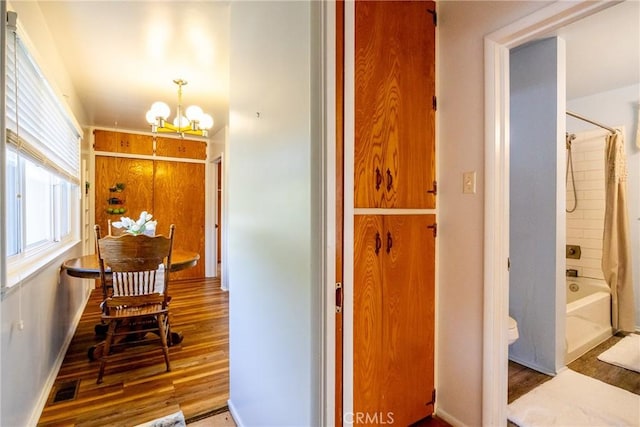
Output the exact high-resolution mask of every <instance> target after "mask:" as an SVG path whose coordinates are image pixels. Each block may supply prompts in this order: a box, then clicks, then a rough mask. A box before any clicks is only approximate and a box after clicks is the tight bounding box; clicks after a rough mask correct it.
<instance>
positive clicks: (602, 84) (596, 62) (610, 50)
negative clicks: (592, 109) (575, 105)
mask: <svg viewBox="0 0 640 427" xmlns="http://www.w3.org/2000/svg"><path fill="white" fill-rule="evenodd" d="M557 34H558V35H559V36H560V37H561V38H563V39H565V41H566V46H567V99H568V100H572V99H576V98H580V97H583V96H587V95H592V94H595V93H599V92H603V91H606V90H611V89H616V88H620V87H625V86H630V85H633V84H638V83H640V1H638V0H627V1H625V2H623V3H620V4H618V5H615V6H612V7H610V8H608V9H605V10H603V11H601V12H599V13H597V14H595V15H591V16H589V17H587V18H584V19H582V20H580V21H578V22H575V23H573V24H571V25H569V26H567V27H565V28H562V29H560V30H559V31H557Z"/></svg>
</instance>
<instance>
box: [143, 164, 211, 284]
mask: <svg viewBox="0 0 640 427" xmlns="http://www.w3.org/2000/svg"><path fill="white" fill-rule="evenodd" d="M204 170H205V165H204V163H187V162H174V161H163V160H155V161H154V194H155V197H154V209H153V213H154V215H155V218H156V219H157V220H158V233H164V231H163V230H165V228H167V227H169V225H170V224H171V223H173V224H175V226H176V230H175V235H174V243H173V244H174V247H176V248H180V249H182V250H186V251H192V252H197V253H199V254H200V257H201V259H200V261H199V262H198V264H197V265H196V266H195V267H193V268H189V269H187V270H183V271H179V272H177V273H173V274H172V275H171V277H172V278H173V279H187V278H198V277H204V276H205V275H204V265H205V263H204V259H203V257H204V241H205V233H204V195H205V190H204V182H205V180H204Z"/></svg>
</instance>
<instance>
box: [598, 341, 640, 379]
mask: <svg viewBox="0 0 640 427" xmlns="http://www.w3.org/2000/svg"><path fill="white" fill-rule="evenodd" d="M598 360H602V361H603V362H607V363H611V364H612V365H616V366H620V367H621V368H626V369H630V370H632V371H636V372H640V335H638V334H629V335H627V336H626V337H624V338H622V339H621V340H620V341H618V342H617V343H616V344H615V345H614V346H613V347H611V348H609V349H608V350H607V351H605V352H604V353H601V354H600V356H598Z"/></svg>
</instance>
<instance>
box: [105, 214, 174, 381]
mask: <svg viewBox="0 0 640 427" xmlns="http://www.w3.org/2000/svg"><path fill="white" fill-rule="evenodd" d="M174 229H175V227H174V225H173V224H172V225H171V226H170V227H169V236H168V237H166V236H163V235H157V236H153V237H151V236H145V235H139V236H133V235H128V234H127V235H122V236H117V237H116V236H105V237H102V238H101V237H100V226H98V225H96V226H95V232H96V241H97V254H98V261H99V265H100V280H101V282H102V285H103V289H106V287H107V286H108V285H110V286H111V295H109V296H107V297H106V299H105V300H104V302H103V307H102V309H103V311H102V316H101V317H102V320H103V322H105V323H106V324H107V325H108V329H107V335H106V339H105V342H104V349H103V351H102V356H101V358H100V371H99V373H98V381H97V382H98V384H100V383H101V382H102V377H103V375H104V370H105V365H106V363H107V361H109V360H112V359H116V358H126V357H127V354H126V353H127V352H126V351H122V352H120V353H115V352H114V350H116V349H118V348H123V349H125V350H126V348H127V347H138V346H143V345H144V346H145V347H146V346H147V345H151V344H154V343H155V344H158V343H159V344H160V347H161V348H162V351H163V353H164V359H165V364H166V366H167V371H170V370H171V364H170V361H169V346H168V341H169V338H168V337H169V336H170V333H171V328H170V324H169V307H168V304H169V300H170V298H169V272H170V270H171V252H172V249H173V234H174ZM161 266H162V267H161ZM109 278H110V280H109ZM160 278H162V280H161V282H162V283H160V284H157V283H156V281H157V280H156V279H160ZM158 285H159V286H158ZM149 333H154V334H157V335H158V338H152V337H149V336H148V334H149ZM136 354H138V352H136Z"/></svg>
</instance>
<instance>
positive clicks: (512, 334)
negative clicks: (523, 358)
mask: <svg viewBox="0 0 640 427" xmlns="http://www.w3.org/2000/svg"><path fill="white" fill-rule="evenodd" d="M517 339H518V322H516V319H514V318H513V317H511V316H509V345H511V344H513V343H514V342H515V341H516V340H517Z"/></svg>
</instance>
